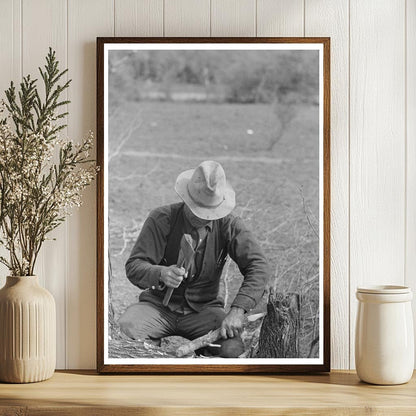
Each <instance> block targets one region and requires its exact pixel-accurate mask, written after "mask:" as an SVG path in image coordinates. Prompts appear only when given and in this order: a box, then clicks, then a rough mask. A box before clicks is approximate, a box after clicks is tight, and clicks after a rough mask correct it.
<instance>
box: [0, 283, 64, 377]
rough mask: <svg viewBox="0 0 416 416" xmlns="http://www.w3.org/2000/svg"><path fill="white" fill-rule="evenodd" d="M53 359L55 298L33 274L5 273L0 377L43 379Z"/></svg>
mask: <svg viewBox="0 0 416 416" xmlns="http://www.w3.org/2000/svg"><path fill="white" fill-rule="evenodd" d="M55 363H56V312H55V300H54V299H53V297H52V295H51V294H50V293H49V292H48V291H47V290H46V289H44V288H42V287H40V286H39V283H38V278H37V277H36V276H22V277H15V276H8V277H7V280H6V284H5V286H4V287H3V288H2V289H1V290H0V381H4V382H8V383H32V382H35V381H42V380H46V379H48V378H50V377H51V376H52V375H53V372H54V371H55Z"/></svg>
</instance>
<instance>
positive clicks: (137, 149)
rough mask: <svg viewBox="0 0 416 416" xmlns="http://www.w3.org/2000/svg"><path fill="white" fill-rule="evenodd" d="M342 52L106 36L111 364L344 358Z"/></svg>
mask: <svg viewBox="0 0 416 416" xmlns="http://www.w3.org/2000/svg"><path fill="white" fill-rule="evenodd" d="M329 51H330V40H329V38H98V39H97V141H98V146H97V159H98V164H99V165H100V172H99V177H98V192H97V198H98V203H97V207H98V213H97V214H98V215H97V221H98V222H97V236H98V237H97V238H98V239H97V363H98V371H99V372H102V373H115V372H117V373H120V372H125V373H166V374H169V373H280V372H322V371H330V333H329V331H330V311H329V304H330V283H329V282H330V207H329V205H330V128H329V122H330V108H329V105H330V70H329V68H330V56H329V53H330V52H329Z"/></svg>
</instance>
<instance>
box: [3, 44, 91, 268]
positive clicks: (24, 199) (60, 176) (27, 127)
mask: <svg viewBox="0 0 416 416" xmlns="http://www.w3.org/2000/svg"><path fill="white" fill-rule="evenodd" d="M58 66H59V61H57V59H56V56H55V52H54V51H53V50H52V49H51V48H49V53H48V55H47V56H46V65H45V67H44V70H42V69H41V68H39V72H40V75H41V77H42V80H43V84H44V94H42V97H41V95H40V93H39V91H38V88H37V80H36V79H31V77H30V75H27V76H26V77H24V78H23V80H22V82H21V84H20V91H16V88H15V86H14V84H13V82H12V83H11V84H10V87H9V88H8V89H7V90H6V98H7V102H2V103H1V105H0V247H1V246H4V247H5V248H6V249H7V251H8V252H9V255H10V257H9V259H6V258H5V257H3V256H0V262H1V263H3V264H4V265H6V266H7V267H8V269H9V270H10V273H11V275H12V276H31V275H33V272H34V267H35V263H36V259H37V257H38V254H39V250H40V248H41V246H42V244H43V242H44V241H45V240H47V236H48V234H49V233H50V232H51V231H52V230H54V229H55V228H56V227H58V226H59V225H60V224H61V223H62V222H63V221H64V220H65V218H66V217H67V216H68V215H69V214H70V210H71V208H72V207H74V206H77V207H79V206H80V205H81V194H82V191H83V190H84V188H85V187H87V186H88V185H89V184H90V183H91V182H92V180H93V179H94V177H95V175H96V171H97V167H96V164H95V161H94V160H92V159H91V158H90V150H91V148H92V146H93V136H92V133H90V134H89V135H88V137H87V138H85V139H83V140H82V142H81V143H79V144H74V143H72V142H71V141H70V140H64V139H63V138H61V137H60V136H59V132H60V131H61V130H62V129H64V128H65V127H66V124H64V123H62V122H60V121H61V119H63V118H64V117H65V116H66V115H67V114H68V113H67V112H64V111H62V109H63V108H64V106H65V105H67V104H68V103H69V101H67V100H61V101H60V97H61V95H62V93H63V92H64V91H65V90H66V89H67V88H68V86H69V84H70V82H71V81H70V80H69V81H67V82H65V83H63V85H60V84H59V82H60V80H62V77H63V75H65V74H66V73H67V71H68V70H67V69H66V70H64V71H60V70H59V68H58Z"/></svg>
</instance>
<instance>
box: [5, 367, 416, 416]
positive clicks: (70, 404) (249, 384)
mask: <svg viewBox="0 0 416 416" xmlns="http://www.w3.org/2000/svg"><path fill="white" fill-rule="evenodd" d="M370 413H371V414H377V415H386V416H387V415H389V416H391V415H396V414H397V415H401V416H403V415H412V416H414V415H416V375H414V376H413V379H412V380H411V381H410V382H409V383H408V384H403V385H401V386H373V385H368V384H364V383H361V382H360V381H359V380H358V378H357V376H356V374H355V373H353V372H332V373H331V374H322V375H313V376H312V375H271V376H265V375H261V376H253V375H250V376H219V375H213V376H165V375H157V376H156V375H150V376H145V375H138V376H135V375H97V374H96V373H95V372H93V371H65V372H63V371H58V372H56V373H55V375H54V376H53V377H52V378H51V379H50V380H47V381H45V382H42V383H34V384H14V385H13V384H1V383H0V415H1V416H4V415H72V414H76V415H78V416H82V415H97V414H99V415H117V416H124V415H130V414H135V415H145V416H147V415H149V416H150V415H152V416H156V415H157V416H159V415H169V416H171V415H173V416H175V415H177V416H179V415H180V416H185V415H204V416H208V415H227V416H230V415H242V416H245V415H263V416H266V415H267V416H272V415H298V414H299V415H306V414H307V415H363V414H370Z"/></svg>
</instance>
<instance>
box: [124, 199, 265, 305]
mask: <svg viewBox="0 0 416 416" xmlns="http://www.w3.org/2000/svg"><path fill="white" fill-rule="evenodd" d="M183 206H184V204H183V203H177V204H172V205H167V206H163V207H160V208H157V209H155V210H153V211H152V212H151V213H150V215H149V217H148V218H147V219H146V221H145V223H144V225H143V228H142V230H141V232H140V235H139V237H138V239H137V241H136V243H135V245H134V247H133V250H132V252H131V255H130V257H129V259H128V260H127V263H126V273H127V277H128V279H129V280H130V281H131V282H132V283H133V284H134V285H136V286H138V287H139V288H141V289H148V290H145V291H144V292H143V293H142V294H141V295H140V300H141V301H149V302H152V303H156V304H158V305H160V304H161V303H162V300H163V297H164V294H165V292H166V289H165V290H159V289H158V288H159V285H160V281H159V278H160V273H161V267H163V266H170V265H172V264H176V262H177V259H178V254H179V248H180V240H181V238H182V236H183V234H185V233H187V234H191V235H192V231H193V230H192V227H191V225H190V224H189V222H188V221H187V220H186V217H185V216H184V214H183ZM193 234H195V233H193ZM197 253H198V254H197V255H196V267H195V273H194V274H193V275H191V276H188V278H187V279H184V280H183V281H182V283H181V285H180V286H179V287H178V288H176V289H175V290H174V291H173V294H172V297H171V300H170V302H169V308H170V309H171V310H175V311H178V312H182V313H188V312H190V311H196V312H199V311H201V310H202V309H204V307H206V306H208V305H209V306H224V302H223V300H222V299H219V298H218V291H219V283H220V278H221V273H222V269H223V267H224V264H225V261H226V257H227V255H229V256H230V257H231V258H232V259H233V260H234V261H235V262H236V263H237V265H238V267H239V269H240V272H241V273H242V275H243V276H244V280H243V283H242V285H241V287H240V290H239V291H238V293H237V295H236V297H235V299H234V301H233V303H232V306H237V307H240V308H242V309H244V310H245V311H249V310H251V309H252V308H254V307H255V305H256V304H257V302H258V301H259V300H260V299H261V297H262V295H263V293H264V290H265V286H266V284H267V281H268V279H269V277H270V270H269V266H268V263H267V260H266V259H265V256H264V254H263V252H262V250H261V248H260V246H259V245H258V243H257V242H256V240H255V238H254V235H253V234H252V233H251V232H250V231H249V230H248V229H247V228H246V227H245V225H244V223H243V221H242V220H241V218H239V217H236V216H234V215H232V214H229V215H227V216H226V217H224V218H221V219H219V220H214V221H211V222H210V223H209V224H208V225H207V226H206V237H205V238H204V239H203V241H202V242H201V244H200V245H199V246H198V247H197Z"/></svg>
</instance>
